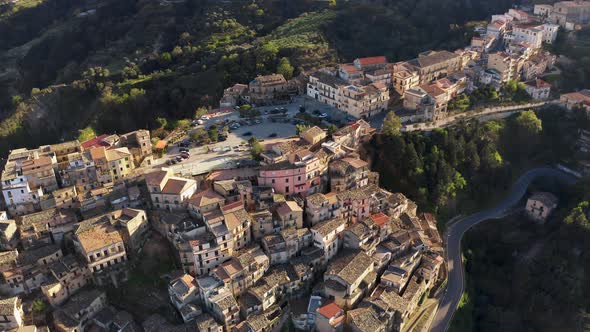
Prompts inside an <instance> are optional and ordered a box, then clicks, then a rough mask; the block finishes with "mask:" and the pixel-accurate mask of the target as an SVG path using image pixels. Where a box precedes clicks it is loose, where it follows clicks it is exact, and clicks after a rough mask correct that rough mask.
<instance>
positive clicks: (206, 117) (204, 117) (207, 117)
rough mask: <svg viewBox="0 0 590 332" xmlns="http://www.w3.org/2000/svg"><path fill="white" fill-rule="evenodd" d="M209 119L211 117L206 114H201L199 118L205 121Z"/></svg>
mask: <svg viewBox="0 0 590 332" xmlns="http://www.w3.org/2000/svg"><path fill="white" fill-rule="evenodd" d="M209 119H211V118H210V117H209V116H207V115H203V116H202V117H201V120H203V121H207V120H209Z"/></svg>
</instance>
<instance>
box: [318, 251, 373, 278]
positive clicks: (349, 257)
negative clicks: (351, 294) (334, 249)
mask: <svg viewBox="0 0 590 332" xmlns="http://www.w3.org/2000/svg"><path fill="white" fill-rule="evenodd" d="M372 268H373V260H372V259H371V257H369V256H367V254H365V253H364V252H363V251H348V250H344V251H343V253H342V254H339V255H338V256H337V257H336V259H334V260H333V261H332V262H330V264H329V265H328V270H327V271H326V274H328V275H335V276H338V277H340V279H342V280H343V281H344V282H346V283H348V284H349V285H353V284H354V283H355V282H357V281H358V279H359V278H360V277H361V276H362V275H363V273H365V272H366V271H367V270H372Z"/></svg>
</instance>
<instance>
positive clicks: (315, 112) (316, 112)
mask: <svg viewBox="0 0 590 332" xmlns="http://www.w3.org/2000/svg"><path fill="white" fill-rule="evenodd" d="M311 113H313V114H314V115H320V114H322V112H320V111H319V110H314V111H313V112H311Z"/></svg>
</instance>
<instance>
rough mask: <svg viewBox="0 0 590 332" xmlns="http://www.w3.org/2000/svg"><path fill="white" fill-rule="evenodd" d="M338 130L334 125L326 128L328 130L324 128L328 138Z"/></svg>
mask: <svg viewBox="0 0 590 332" xmlns="http://www.w3.org/2000/svg"><path fill="white" fill-rule="evenodd" d="M337 130H338V127H336V125H334V124H330V125H329V126H328V128H326V131H327V132H328V136H332V134H333V133H335V132H336V131H337Z"/></svg>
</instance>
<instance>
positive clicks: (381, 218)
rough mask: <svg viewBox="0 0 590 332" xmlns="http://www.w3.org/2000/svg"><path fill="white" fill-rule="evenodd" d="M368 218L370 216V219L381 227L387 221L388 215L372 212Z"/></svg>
mask: <svg viewBox="0 0 590 332" xmlns="http://www.w3.org/2000/svg"><path fill="white" fill-rule="evenodd" d="M369 218H371V220H373V222H374V223H375V224H377V225H378V226H379V227H383V225H385V224H386V223H387V222H389V216H388V215H386V214H384V213H381V212H379V213H377V214H372V215H371V216H370V217H369Z"/></svg>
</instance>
